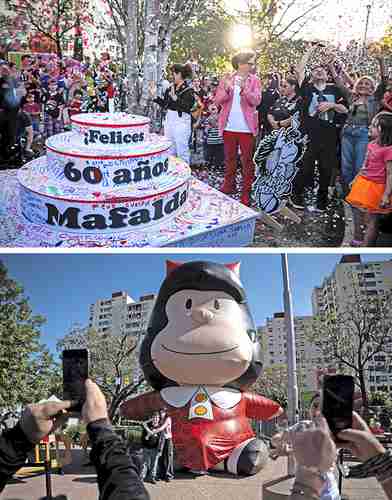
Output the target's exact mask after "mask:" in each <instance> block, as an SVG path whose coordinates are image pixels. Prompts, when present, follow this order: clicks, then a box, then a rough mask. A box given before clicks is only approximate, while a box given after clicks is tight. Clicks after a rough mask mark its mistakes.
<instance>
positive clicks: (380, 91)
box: [374, 80, 387, 102]
mask: <svg viewBox="0 0 392 500" xmlns="http://www.w3.org/2000/svg"><path fill="white" fill-rule="evenodd" d="M386 91H387V85H386V82H385V81H384V80H382V81H381V82H380V83H379V84H378V86H377V88H376V91H375V93H374V97H375V99H376V100H377V101H379V102H381V101H382V100H383V98H384V94H385V92H386Z"/></svg>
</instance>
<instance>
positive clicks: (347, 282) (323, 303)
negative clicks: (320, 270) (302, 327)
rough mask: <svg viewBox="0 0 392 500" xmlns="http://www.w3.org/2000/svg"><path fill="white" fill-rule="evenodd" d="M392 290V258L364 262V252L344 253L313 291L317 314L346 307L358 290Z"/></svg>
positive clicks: (368, 293) (373, 292) (365, 292)
mask: <svg viewBox="0 0 392 500" xmlns="http://www.w3.org/2000/svg"><path fill="white" fill-rule="evenodd" d="M391 290H392V260H388V261H374V262H362V259H361V256H360V255H344V256H343V257H342V258H341V260H340V262H339V264H337V265H336V266H335V269H334V271H333V272H332V274H331V275H330V276H327V277H326V278H325V279H324V281H323V283H322V285H321V286H320V287H316V288H315V289H314V290H313V294H312V306H313V314H314V315H323V314H325V313H335V312H337V310H338V308H339V307H340V308H345V307H346V306H347V305H348V303H349V302H350V300H352V299H353V298H354V296H355V295H354V294H356V293H358V292H359V293H360V294H361V295H362V296H369V297H370V296H374V295H383V294H385V293H387V292H389V291H391Z"/></svg>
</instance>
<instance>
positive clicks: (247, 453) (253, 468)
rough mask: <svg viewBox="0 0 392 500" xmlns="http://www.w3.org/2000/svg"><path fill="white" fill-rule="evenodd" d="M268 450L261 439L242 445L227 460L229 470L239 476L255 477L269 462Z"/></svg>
mask: <svg viewBox="0 0 392 500" xmlns="http://www.w3.org/2000/svg"><path fill="white" fill-rule="evenodd" d="M268 455H269V454H268V449H267V446H266V445H265V443H264V442H263V441H261V440H260V439H255V438H252V439H248V440H247V441H244V442H243V443H241V444H240V445H239V446H237V448H235V450H234V451H233V452H232V454H231V455H230V457H229V458H228V459H227V470H228V472H231V473H232V474H236V475H238V476H253V475H254V474H257V473H258V472H259V471H260V470H261V469H262V468H263V467H264V466H265V465H266V464H267V462H268Z"/></svg>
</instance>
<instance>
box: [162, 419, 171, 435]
mask: <svg viewBox="0 0 392 500" xmlns="http://www.w3.org/2000/svg"><path fill="white" fill-rule="evenodd" d="M163 437H164V438H165V439H171V438H172V437H173V434H172V420H171V418H170V417H166V427H165V428H164V429H163Z"/></svg>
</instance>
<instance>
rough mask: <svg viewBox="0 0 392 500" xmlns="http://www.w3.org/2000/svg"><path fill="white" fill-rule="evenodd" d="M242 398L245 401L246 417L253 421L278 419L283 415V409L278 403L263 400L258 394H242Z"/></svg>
mask: <svg viewBox="0 0 392 500" xmlns="http://www.w3.org/2000/svg"><path fill="white" fill-rule="evenodd" d="M243 398H244V399H245V401H246V416H247V417H248V418H254V419H255V420H270V419H271V418H275V417H279V415H281V414H282V413H283V408H282V407H281V406H280V404H279V403H276V402H275V401H272V400H271V399H267V398H264V397H263V396H260V395H259V394H254V393H251V392H244V393H243Z"/></svg>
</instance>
